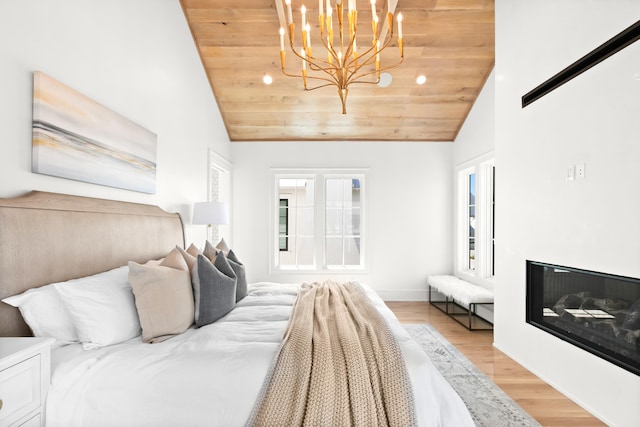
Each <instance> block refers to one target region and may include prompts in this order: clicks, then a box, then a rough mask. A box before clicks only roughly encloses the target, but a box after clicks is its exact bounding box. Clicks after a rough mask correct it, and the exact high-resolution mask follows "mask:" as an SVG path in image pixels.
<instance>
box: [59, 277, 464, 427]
mask: <svg viewBox="0 0 640 427" xmlns="http://www.w3.org/2000/svg"><path fill="white" fill-rule="evenodd" d="M297 289H298V286H297V285H285V284H276V283H258V284H254V285H252V286H250V289H249V294H248V295H247V297H245V298H244V299H243V300H242V301H240V302H239V303H238V304H237V306H236V308H234V309H233V311H231V312H230V313H229V314H227V315H226V316H225V317H224V318H222V319H220V320H219V321H217V322H215V323H213V324H211V325H207V326H204V327H202V328H199V329H195V328H192V329H189V330H188V331H186V332H185V333H184V334H182V335H179V336H176V337H174V338H171V339H169V340H167V341H165V342H162V343H159V344H145V343H143V342H142V339H141V337H138V338H135V339H132V340H129V341H127V342H124V343H121V344H117V345H111V346H107V347H103V348H99V349H94V350H83V349H82V347H81V345H80V344H74V345H68V346H64V347H60V348H58V349H55V350H54V351H53V354H52V377H51V387H50V389H49V395H48V398H47V408H46V420H47V423H46V425H47V426H48V427H56V426H61V427H62V426H64V427H73V426H82V427H85V426H91V427H99V426H118V427H128V426H131V427H138V426H150V427H151V426H153V427H158V426H171V427H178V426H179V427H183V426H220V427H233V426H243V425H244V424H245V423H246V421H247V419H248V418H249V415H250V413H251V410H252V408H253V405H254V402H255V400H256V398H257V396H258V393H259V391H260V388H261V387H262V384H263V381H264V378H265V376H266V373H267V371H268V369H269V366H270V364H271V362H272V360H273V358H274V356H275V354H276V350H277V349H278V346H279V345H280V341H281V339H282V336H283V333H284V330H285V328H286V325H287V321H288V319H289V315H290V313H291V310H292V305H293V303H294V301H295V298H296V295H297ZM365 289H366V290H367V293H368V294H369V296H370V297H371V299H372V300H373V302H374V304H375V305H376V307H378V309H379V310H380V311H381V312H382V314H383V316H384V317H385V318H386V319H387V321H388V322H389V325H390V327H391V329H392V330H393V331H394V333H395V334H396V337H397V339H398V341H399V343H400V347H401V349H402V353H403V355H404V357H405V360H406V363H407V369H408V372H409V375H410V377H411V381H412V385H413V391H414V398H415V406H416V412H417V416H418V422H419V425H421V426H455V427H459V426H473V425H474V423H473V421H472V419H471V416H470V415H469V412H468V411H467V408H466V407H465V405H464V403H463V402H462V400H461V399H460V397H459V396H458V395H457V394H456V393H455V392H454V390H453V389H452V388H451V386H450V385H449V384H448V383H447V382H446V381H445V380H444V378H443V377H442V376H441V375H440V373H439V372H438V371H437V370H436V369H435V367H434V366H433V364H432V363H431V362H430V360H429V359H428V357H427V356H426V354H425V353H424V351H423V350H422V349H421V348H420V346H419V345H418V344H417V343H416V342H415V341H413V340H412V339H411V337H410V336H409V335H408V334H407V332H406V331H405V330H404V328H403V327H402V326H401V325H400V323H399V322H398V320H397V319H396V317H395V316H394V315H393V313H392V312H391V311H390V310H389V308H387V306H386V305H385V304H384V302H383V301H382V300H381V299H380V297H379V296H378V295H377V294H375V293H374V292H373V291H372V290H371V289H370V288H367V287H366V286H365Z"/></svg>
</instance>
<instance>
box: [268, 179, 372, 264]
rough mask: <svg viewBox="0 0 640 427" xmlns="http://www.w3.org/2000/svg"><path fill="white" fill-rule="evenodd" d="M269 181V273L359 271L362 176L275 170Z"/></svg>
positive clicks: (362, 230) (362, 255)
mask: <svg viewBox="0 0 640 427" xmlns="http://www.w3.org/2000/svg"><path fill="white" fill-rule="evenodd" d="M273 182H274V188H275V194H274V197H273V199H272V200H274V205H275V207H276V209H277V220H276V223H275V224H274V225H276V226H277V227H276V231H275V232H274V233H272V235H273V236H274V239H276V240H275V241H274V243H275V242H277V243H275V244H274V245H273V246H272V247H274V249H275V248H276V247H277V250H273V251H272V252H273V253H272V256H273V259H272V261H273V263H272V264H271V265H272V266H273V267H274V268H276V269H278V270H281V271H297V270H310V271H329V270H330V271H334V270H343V271H348V270H358V271H362V270H363V269H364V265H365V257H364V253H365V252H364V227H363V224H364V223H363V218H364V216H363V212H364V188H365V187H364V183H365V174H364V171H362V170H349V171H339V172H336V171H330V170H304V169H303V170H295V171H293V170H277V171H273Z"/></svg>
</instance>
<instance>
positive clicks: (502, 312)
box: [494, 0, 640, 426]
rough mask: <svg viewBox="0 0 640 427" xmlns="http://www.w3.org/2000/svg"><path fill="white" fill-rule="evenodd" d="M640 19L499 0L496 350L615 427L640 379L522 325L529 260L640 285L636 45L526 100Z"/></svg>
mask: <svg viewBox="0 0 640 427" xmlns="http://www.w3.org/2000/svg"><path fill="white" fill-rule="evenodd" d="M639 17H640V2H638V1H637V0H616V1H614V2H611V1H605V0H565V1H562V2H558V1H554V0H541V1H536V2H531V1H527V0H497V1H496V67H495V76H496V98H495V111H496V128H495V138H496V143H495V154H496V170H497V171H498V178H497V180H496V184H497V188H496V194H497V198H496V200H497V205H496V209H497V212H496V218H497V228H496V233H497V235H496V242H497V243H496V245H497V255H496V257H497V260H498V263H499V268H498V274H497V276H496V286H495V289H496V306H495V321H496V325H495V333H494V339H495V345H496V346H497V347H498V348H500V349H501V350H502V351H504V352H505V353H507V354H508V355H510V356H511V357H513V358H514V359H516V360H517V361H518V362H520V363H521V364H523V365H524V366H526V367H527V368H528V369H530V370H531V371H533V372H534V373H536V374H537V375H538V376H540V377H541V378H543V379H544V380H546V381H547V382H549V383H550V384H551V385H553V386H554V387H556V388H558V389H559V390H561V391H562V392H564V393H565V394H566V395H568V396H569V397H571V398H573V399H574V400H576V401H577V402H578V403H580V404H581V405H582V406H584V407H585V408H587V409H588V410H590V411H591V412H592V413H594V414H595V415H596V416H598V417H600V418H601V419H603V420H604V421H605V422H607V423H608V424H610V425H616V426H632V425H634V426H635V425H638V420H640V405H638V402H640V377H638V376H636V375H634V374H631V373H629V372H627V371H625V370H623V369H621V368H618V367H616V366H614V365H613V364H611V363H608V362H605V361H603V360H601V359H599V358H597V357H595V356H593V355H591V354H590V353H587V352H585V351H583V350H581V349H579V348H577V347H575V346H572V345H570V344H568V343H566V342H564V341H561V340H560V339H558V338H555V337H553V336H551V335H549V334H547V333H545V332H543V331H541V330H539V329H536V328H534V327H533V326H530V325H527V324H526V323H525V260H528V259H529V260H536V261H542V262H552V263H556V264H560V265H566V266H571V267H578V268H584V269H588V270H596V271H603V272H606V273H613V274H619V275H624V276H632V277H640V221H639V220H638V218H639V216H638V212H640V197H638V194H639V192H638V182H640V168H639V167H638V161H639V160H640V143H639V141H638V135H640V120H638V118H639V117H640V104H638V100H639V99H640V77H639V76H640V43H635V44H634V45H631V46H630V47H627V48H626V49H624V50H623V51H621V52H619V53H617V54H616V55H614V56H612V57H610V58H608V59H607V60H605V61H604V62H602V63H600V64H599V65H597V66H596V67H595V68H592V69H591V70H588V71H587V72H586V73H584V74H582V75H580V76H578V77H577V78H575V79H573V80H572V81H570V82H569V83H567V84H565V85H563V86H561V87H560V88H558V89H556V90H555V91H553V92H551V93H550V94H548V95H547V96H545V97H544V98H541V99H540V100H538V101H536V102H534V103H533V104H531V105H529V106H528V107H526V108H524V109H523V108H521V96H522V95H524V94H525V93H526V92H528V91H529V90H531V89H533V88H534V87H535V86H537V85H538V84H540V83H542V82H543V81H545V80H546V79H547V78H549V77H551V76H552V75H554V74H555V73H556V72H558V71H560V70H561V69H563V68H564V67H566V66H568V65H569V64H571V63H572V62H574V61H576V60H577V59H579V58H580V57H582V56H583V55H585V54H586V53H588V52H590V51H591V50H592V49H594V48H595V47H597V46H599V45H600V44H601V43H603V42H605V41H606V40H608V39H609V38H611V37H612V36H614V35H615V34H617V33H619V32H620V31H622V30H624V29H625V28H627V27H628V26H629V25H631V24H632V23H634V22H636V21H637V20H638V18H639ZM576 163H584V164H585V165H586V177H585V179H582V180H576V181H566V180H565V174H566V169H567V166H568V165H570V164H576Z"/></svg>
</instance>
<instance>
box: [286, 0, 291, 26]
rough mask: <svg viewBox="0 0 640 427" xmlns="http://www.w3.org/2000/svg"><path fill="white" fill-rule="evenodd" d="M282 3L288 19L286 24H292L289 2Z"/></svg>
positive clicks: (287, 0)
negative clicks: (285, 7) (285, 6)
mask: <svg viewBox="0 0 640 427" xmlns="http://www.w3.org/2000/svg"><path fill="white" fill-rule="evenodd" d="M284 2H285V4H286V5H287V18H288V21H287V23H289V24H292V23H293V15H292V14H291V0H284Z"/></svg>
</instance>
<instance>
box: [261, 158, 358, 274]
mask: <svg viewBox="0 0 640 427" xmlns="http://www.w3.org/2000/svg"><path fill="white" fill-rule="evenodd" d="M270 175H271V176H270V179H271V194H270V199H271V201H270V206H271V209H270V219H269V224H270V226H269V271H270V273H278V274H281V273H283V274H302V273H304V274H306V273H314V274H316V273H318V274H322V273H327V274H331V273H333V274H335V273H340V274H364V273H367V269H368V250H367V245H366V240H367V239H366V234H367V233H366V230H367V228H368V227H367V216H368V215H367V213H366V210H367V208H366V204H367V198H368V197H367V183H368V169H363V168H349V169H324V168H322V169H319V168H313V169H310V168H296V169H288V168H287V169H282V168H279V169H271V173H270ZM282 178H285V179H286V178H307V179H310V178H312V179H314V257H313V258H314V262H313V266H294V265H292V266H280V265H279V264H278V262H279V248H280V245H279V226H278V225H279V210H280V202H279V200H280V189H279V180H280V179H282ZM340 178H342V179H345V178H347V179H360V265H359V266H345V265H341V266H338V265H331V266H329V265H327V263H326V255H325V254H326V248H325V245H326V238H325V224H326V215H325V213H326V209H325V208H326V200H325V189H326V181H327V179H340Z"/></svg>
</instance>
